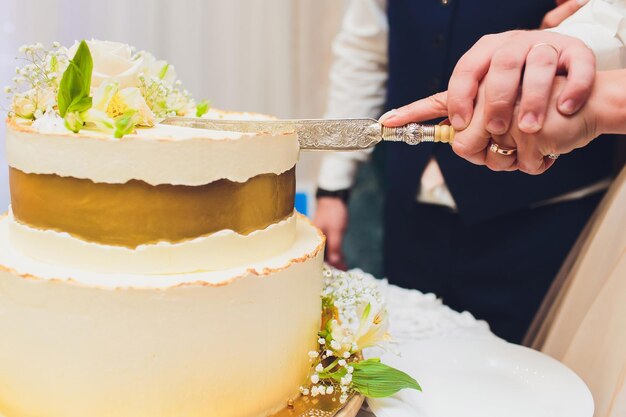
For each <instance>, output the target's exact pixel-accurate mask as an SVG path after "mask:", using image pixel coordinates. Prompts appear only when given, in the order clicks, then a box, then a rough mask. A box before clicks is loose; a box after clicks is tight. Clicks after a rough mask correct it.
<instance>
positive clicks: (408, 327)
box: [358, 275, 496, 417]
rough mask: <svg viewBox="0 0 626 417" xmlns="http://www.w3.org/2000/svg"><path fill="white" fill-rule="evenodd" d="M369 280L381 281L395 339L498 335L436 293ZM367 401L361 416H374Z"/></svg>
mask: <svg viewBox="0 0 626 417" xmlns="http://www.w3.org/2000/svg"><path fill="white" fill-rule="evenodd" d="M367 279H368V280H372V282H377V283H378V285H379V287H380V291H381V294H382V295H383V297H384V298H385V300H386V302H387V307H388V310H389V330H390V333H391V335H392V336H393V338H394V340H395V341H396V342H397V343H398V344H399V345H402V343H403V342H407V341H412V340H420V339H427V338H431V337H439V336H448V335H450V336H458V335H468V336H478V337H481V336H483V337H484V336H487V337H496V336H495V335H494V334H493V333H491V331H490V330H489V326H488V325H487V323H485V322H484V321H480V320H476V319H475V318H474V316H472V315H471V314H470V313H468V312H463V313H459V312H456V311H454V310H452V309H450V308H449V307H447V306H446V305H444V304H443V303H442V302H441V300H439V299H437V297H436V296H435V295H434V294H423V293H421V292H419V291H417V290H407V289H404V288H400V287H397V286H395V285H391V284H389V283H388V282H387V281H384V280H377V279H375V278H374V277H372V276H371V275H368V276H367ZM378 354H380V352H376V351H369V352H368V351H366V352H365V356H366V357H367V356H370V357H371V356H378ZM373 416H374V414H373V413H372V412H371V411H370V410H369V408H368V407H367V403H366V404H365V405H364V406H363V409H362V410H361V411H360V412H359V414H358V417H373Z"/></svg>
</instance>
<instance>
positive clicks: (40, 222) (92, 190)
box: [9, 168, 295, 248]
mask: <svg viewBox="0 0 626 417" xmlns="http://www.w3.org/2000/svg"><path fill="white" fill-rule="evenodd" d="M9 179H10V185H11V205H12V210H13V215H14V216H15V218H16V220H18V221H19V222H22V223H24V224H26V225H28V226H31V227H34V228H40V229H47V230H55V231H59V232H67V233H69V234H70V235H73V236H75V237H78V238H80V239H83V240H86V241H89V242H95V243H100V244H105V245H115V246H125V247H129V248H134V247H137V246H139V245H143V244H150V243H157V242H172V243H175V242H181V241H185V240H188V239H194V238H197V237H199V236H205V235H209V234H211V233H215V232H218V231H220V230H233V231H235V232H237V233H239V234H242V235H247V234H250V233H252V232H254V231H256V230H261V229H264V228H266V227H268V226H269V225H272V224H275V223H278V222H280V221H281V220H284V219H286V218H287V217H289V216H291V215H292V212H293V206H294V198H295V168H292V169H290V170H289V171H286V172H284V173H282V174H261V175H257V176H255V177H253V178H250V179H249V180H248V181H245V182H243V183H238V182H232V181H229V180H225V179H222V180H218V181H215V182H212V183H210V184H206V185H201V186H186V185H169V184H161V185H156V186H152V185H149V184H147V183H145V182H143V181H138V180H131V181H129V182H127V183H125V184H105V183H94V182H92V181H90V180H86V179H77V178H71V177H60V176H58V175H51V174H26V173H24V172H22V171H20V170H18V169H15V168H10V172H9Z"/></svg>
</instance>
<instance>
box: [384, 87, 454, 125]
mask: <svg viewBox="0 0 626 417" xmlns="http://www.w3.org/2000/svg"><path fill="white" fill-rule="evenodd" d="M446 116H448V93H447V92H446V91H444V92H441V93H437V94H435V95H432V96H430V97H426V98H424V99H422V100H418V101H416V102H413V103H411V104H408V105H406V106H404V107H400V108H399V109H396V110H392V111H391V112H388V113H386V114H384V115H383V116H382V117H381V118H380V122H381V123H382V124H383V125H385V126H389V127H397V126H403V125H405V124H407V123H411V122H422V121H425V120H432V119H437V118H439V117H446Z"/></svg>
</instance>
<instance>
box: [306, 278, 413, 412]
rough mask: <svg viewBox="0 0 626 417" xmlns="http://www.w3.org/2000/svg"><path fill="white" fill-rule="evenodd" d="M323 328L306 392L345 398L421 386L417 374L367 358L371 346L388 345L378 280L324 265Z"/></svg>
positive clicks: (384, 314)
mask: <svg viewBox="0 0 626 417" xmlns="http://www.w3.org/2000/svg"><path fill="white" fill-rule="evenodd" d="M324 279H325V282H324V290H323V292H322V328H321V330H320V332H319V334H318V336H319V338H318V346H319V349H318V350H317V351H311V352H309V359H310V361H311V373H310V375H309V380H310V383H311V385H307V386H302V387H300V392H301V393H302V395H305V396H306V395H311V396H313V397H316V396H318V395H334V394H337V395H338V397H339V401H340V402H341V403H345V402H346V401H347V400H348V399H349V398H350V396H351V395H353V393H355V392H358V393H360V394H362V395H365V396H367V397H387V396H390V395H393V394H395V393H396V392H398V391H399V390H401V389H404V388H411V389H416V390H421V388H420V386H419V384H418V383H417V381H415V379H413V378H411V377H410V376H409V375H407V374H405V373H404V372H402V371H399V370H397V369H394V368H391V367H389V366H387V365H384V364H382V363H380V360H379V359H376V358H371V359H363V356H362V350H363V349H364V348H368V347H374V346H378V347H383V348H386V347H388V346H389V343H390V341H391V337H390V336H389V333H388V314H387V310H386V307H385V303H384V301H383V300H382V297H381V296H380V293H379V292H378V288H377V286H376V285H371V284H367V283H366V281H365V280H364V276H363V275H362V274H361V273H359V272H356V271H352V272H342V271H338V270H332V269H330V268H325V269H324Z"/></svg>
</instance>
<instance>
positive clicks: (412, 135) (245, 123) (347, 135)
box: [161, 117, 455, 151]
mask: <svg viewBox="0 0 626 417" xmlns="http://www.w3.org/2000/svg"><path fill="white" fill-rule="evenodd" d="M161 124H166V125H174V126H183V127H191V128H196V129H210V130H222V131H229V132H242V133H251V132H267V133H269V134H281V133H289V132H295V133H297V135H298V141H299V142H300V149H303V150H317V151H354V150H359V149H367V148H371V147H372V146H374V145H376V144H377V143H379V142H381V141H390V142H404V143H408V144H409V145H417V144H419V143H422V142H443V143H452V140H453V139H454V133H455V132H454V129H453V128H452V126H448V125H423V124H418V123H409V124H407V125H405V126H400V127H386V126H383V125H382V124H380V123H379V122H378V121H377V120H374V119H299V120H225V119H217V120H215V119H203V118H192V117H170V118H168V119H165V120H163V121H162V122H161Z"/></svg>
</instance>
